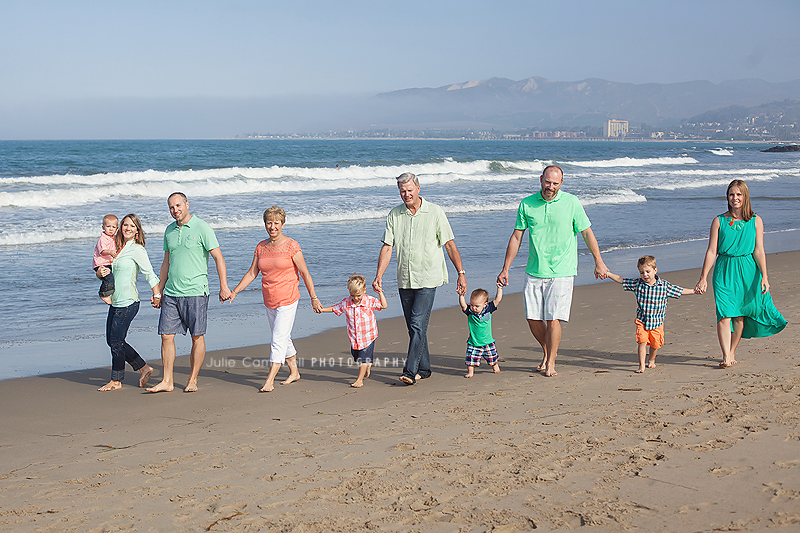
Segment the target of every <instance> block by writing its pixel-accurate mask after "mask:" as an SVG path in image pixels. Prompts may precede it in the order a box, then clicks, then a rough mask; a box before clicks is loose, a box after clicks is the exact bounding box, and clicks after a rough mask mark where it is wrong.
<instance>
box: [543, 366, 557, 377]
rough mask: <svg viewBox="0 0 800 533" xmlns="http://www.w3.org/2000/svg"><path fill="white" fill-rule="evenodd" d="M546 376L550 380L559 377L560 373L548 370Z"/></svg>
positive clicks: (551, 369)
mask: <svg viewBox="0 0 800 533" xmlns="http://www.w3.org/2000/svg"><path fill="white" fill-rule="evenodd" d="M544 375H545V376H547V377H548V378H552V377H554V376H557V375H558V372H556V369H555V368H548V369H547V371H546V372H545V373H544Z"/></svg>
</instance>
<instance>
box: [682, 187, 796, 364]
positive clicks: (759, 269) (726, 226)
mask: <svg viewBox="0 0 800 533" xmlns="http://www.w3.org/2000/svg"><path fill="white" fill-rule="evenodd" d="M727 196H728V211H726V212H725V213H723V214H721V215H719V216H718V217H716V218H715V219H714V221H713V222H712V223H711V234H710V235H709V238H708V251H706V257H705V261H704V262H703V270H702V271H701V273H700V281H698V282H697V287H696V289H697V290H698V291H699V292H700V293H704V292H705V291H706V289H707V288H708V282H707V278H708V273H709V272H710V271H711V265H713V264H714V259H716V261H717V264H716V266H715V267H714V278H713V284H714V301H715V302H716V305H717V337H718V338H719V345H720V348H722V362H721V363H720V364H719V366H721V367H722V368H727V367H729V366H731V365H735V364H736V347H737V346H738V345H739V341H740V340H741V339H742V337H744V338H745V339H750V338H753V337H768V336H770V335H775V334H776V333H778V332H779V331H781V330H782V329H783V328H785V327H786V319H785V318H783V316H781V314H780V313H779V312H778V310H777V309H775V304H773V303H772V296H770V294H769V278H768V277H767V256H766V254H765V253H764V223H763V222H762V221H761V217H759V216H758V215H756V214H755V213H753V208H752V207H751V206H750V192H749V191H748V189H747V184H746V183H745V182H743V181H742V180H733V181H732V182H731V183H730V185H728V192H727Z"/></svg>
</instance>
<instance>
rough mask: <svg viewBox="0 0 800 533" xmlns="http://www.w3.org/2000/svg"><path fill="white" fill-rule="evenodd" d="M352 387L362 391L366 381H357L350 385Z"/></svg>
mask: <svg viewBox="0 0 800 533" xmlns="http://www.w3.org/2000/svg"><path fill="white" fill-rule="evenodd" d="M350 386H351V387H355V388H357V389H360V388H361V387H363V386H364V381H362V380H360V379H359V380H356V381H354V382H353V383H351V384H350Z"/></svg>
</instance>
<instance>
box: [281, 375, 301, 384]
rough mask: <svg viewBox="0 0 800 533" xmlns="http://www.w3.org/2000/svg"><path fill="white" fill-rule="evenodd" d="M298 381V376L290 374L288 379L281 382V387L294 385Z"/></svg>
mask: <svg viewBox="0 0 800 533" xmlns="http://www.w3.org/2000/svg"><path fill="white" fill-rule="evenodd" d="M298 379H300V374H295V375H294V376H292V375H291V374H290V375H289V377H288V378H286V379H285V380H284V381H281V385H288V384H289V383H294V382H295V381H297V380H298Z"/></svg>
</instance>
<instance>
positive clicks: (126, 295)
mask: <svg viewBox="0 0 800 533" xmlns="http://www.w3.org/2000/svg"><path fill="white" fill-rule="evenodd" d="M116 240H117V250H119V252H117V256H116V257H115V258H114V262H113V263H112V264H111V268H112V270H113V272H114V293H113V294H112V295H111V306H110V307H109V309H108V318H107V320H106V342H107V343H108V346H109V347H110V348H111V381H109V382H108V383H106V384H105V385H103V386H102V387H100V388H99V389H97V390H99V391H111V390H117V389H121V388H122V380H123V378H124V377H125V363H126V362H127V363H128V364H130V365H131V366H132V367H133V369H134V370H138V371H139V372H140V374H141V375H140V377H139V386H140V387H144V386H145V384H146V383H147V380H148V379H150V374H152V373H153V368H152V367H151V366H150V365H148V364H147V363H146V362H145V361H144V359H142V358H141V357H140V356H139V354H138V353H137V352H136V350H135V349H134V348H133V346H131V345H130V344H128V343H127V342H125V337H126V336H127V335H128V328H129V327H130V325H131V322H132V321H133V319H134V317H135V316H136V314H137V313H138V312H139V292H138V291H137V290H136V278H137V277H138V275H139V272H141V273H142V274H144V277H145V279H146V280H147V283H148V284H149V285H150V288H151V289H152V290H153V298H152V299H151V302H155V300H157V299H160V298H161V295H160V294H158V276H156V274H155V272H153V266H152V265H151V264H150V259H149V258H148V257H147V251H146V250H145V249H144V230H143V229H142V223H141V221H139V217H137V216H136V215H134V214H130V215H126V216H125V217H124V218H123V219H122V220H121V221H120V225H119V231H118V232H117V235H116ZM107 273H108V272H107V269H106V268H105V267H100V268H98V269H97V276H98V277H101V276H103V275H105V274H107Z"/></svg>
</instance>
